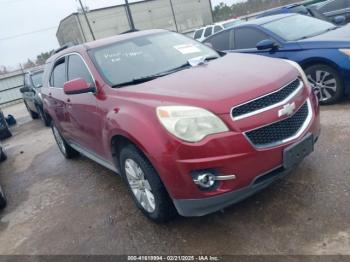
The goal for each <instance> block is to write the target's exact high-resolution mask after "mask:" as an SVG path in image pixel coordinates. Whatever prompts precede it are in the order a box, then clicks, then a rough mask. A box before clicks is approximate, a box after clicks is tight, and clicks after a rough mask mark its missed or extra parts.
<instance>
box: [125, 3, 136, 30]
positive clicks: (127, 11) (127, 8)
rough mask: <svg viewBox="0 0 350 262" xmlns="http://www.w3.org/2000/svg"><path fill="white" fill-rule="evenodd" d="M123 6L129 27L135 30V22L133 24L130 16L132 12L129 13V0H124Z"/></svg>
mask: <svg viewBox="0 0 350 262" xmlns="http://www.w3.org/2000/svg"><path fill="white" fill-rule="evenodd" d="M125 7H126V14H127V16H128V20H129V24H130V28H131V30H132V31H133V30H135V24H134V20H133V18H132V14H131V10H130V6H129V1H128V0H125Z"/></svg>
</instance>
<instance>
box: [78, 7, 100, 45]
mask: <svg viewBox="0 0 350 262" xmlns="http://www.w3.org/2000/svg"><path fill="white" fill-rule="evenodd" d="M79 3H80V6H81V10H82V12H83V14H84V16H85V20H86V23H87V25H88V27H89V30H90V33H91V36H92V39H93V40H96V38H95V35H94V32H93V31H92V27H91V25H90V22H89V19H88V17H87V15H86V12H85V8H84V6H83V4H82V2H81V0H79Z"/></svg>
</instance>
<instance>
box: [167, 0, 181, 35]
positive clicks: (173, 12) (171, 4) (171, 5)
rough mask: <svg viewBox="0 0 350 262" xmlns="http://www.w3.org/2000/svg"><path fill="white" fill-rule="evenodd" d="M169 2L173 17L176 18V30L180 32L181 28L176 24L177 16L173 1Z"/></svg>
mask: <svg viewBox="0 0 350 262" xmlns="http://www.w3.org/2000/svg"><path fill="white" fill-rule="evenodd" d="M169 1H170V7H171V12H172V14H173V17H174V23H175V29H176V32H179V28H178V27H177V22H176V16H175V11H174V6H173V1H171V0H169Z"/></svg>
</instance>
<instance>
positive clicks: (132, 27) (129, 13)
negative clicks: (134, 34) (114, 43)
mask: <svg viewBox="0 0 350 262" xmlns="http://www.w3.org/2000/svg"><path fill="white" fill-rule="evenodd" d="M79 1H80V0H79ZM125 8H126V15H127V16H128V20H129V24H130V28H131V30H135V29H136V28H135V24H134V20H133V18H132V14H131V10H130V6H129V1H128V0H125Z"/></svg>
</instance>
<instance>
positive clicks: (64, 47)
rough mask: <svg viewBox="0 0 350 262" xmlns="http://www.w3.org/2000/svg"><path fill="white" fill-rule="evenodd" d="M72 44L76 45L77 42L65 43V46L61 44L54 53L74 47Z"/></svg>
mask: <svg viewBox="0 0 350 262" xmlns="http://www.w3.org/2000/svg"><path fill="white" fill-rule="evenodd" d="M72 46H75V44H73V43H67V44H65V45H63V46H60V47H59V48H57V49H56V50H55V51H53V54H57V53H59V52H61V51H63V50H64V49H67V48H69V47H72Z"/></svg>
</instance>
